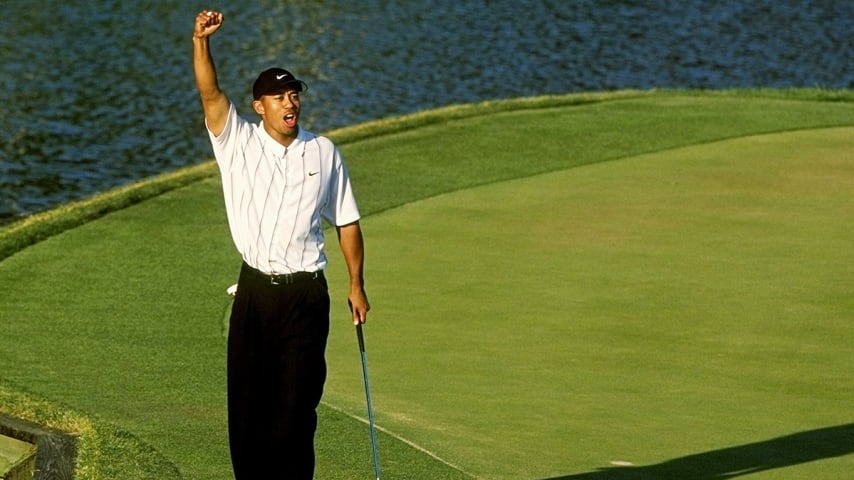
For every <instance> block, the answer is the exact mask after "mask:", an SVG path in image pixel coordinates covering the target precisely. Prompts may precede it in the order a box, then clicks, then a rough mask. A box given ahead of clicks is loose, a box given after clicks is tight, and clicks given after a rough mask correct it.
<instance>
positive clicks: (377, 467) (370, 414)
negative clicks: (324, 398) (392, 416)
mask: <svg viewBox="0 0 854 480" xmlns="http://www.w3.org/2000/svg"><path fill="white" fill-rule="evenodd" d="M356 336H357V337H358V338H359V352H360V353H361V356H362V377H363V379H364V381H365V399H366V402H367V405H368V424H369V426H370V429H371V449H372V450H373V454H374V473H375V474H376V476H377V480H380V476H381V475H380V457H379V452H378V450H377V431H376V427H375V426H374V408H373V406H372V405H371V384H370V381H369V380H368V356H367V355H366V354H365V337H364V335H363V334H362V325H361V324H359V325H356Z"/></svg>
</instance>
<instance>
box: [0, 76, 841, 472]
mask: <svg viewBox="0 0 854 480" xmlns="http://www.w3.org/2000/svg"><path fill="white" fill-rule="evenodd" d="M786 95H787V94H785V93H774V92H771V93H767V92H766V93H764V94H763V93H761V92H741V93H739V92H730V93H715V92H711V93H698V92H694V93H684V92H682V93H679V92H677V93H668V92H649V93H638V92H634V93H628V94H627V93H617V94H613V96H611V95H607V94H606V95H601V96H593V97H591V96H586V95H585V96H566V97H558V98H555V99H547V100H539V101H536V102H533V101H528V100H522V101H520V102H518V103H516V102H508V103H501V104H500V105H497V106H491V105H482V106H480V107H479V109H474V108H473V109H468V108H467V107H464V106H463V107H455V108H448V109H442V110H441V111H439V112H428V113H426V114H425V115H424V117H418V118H416V119H415V120H417V121H416V122H414V124H408V123H407V122H406V121H401V122H398V123H395V122H394V121H392V122H391V123H390V127H388V129H387V131H385V130H384V128H385V127H383V126H382V125H381V126H380V127H379V128H378V129H377V130H376V131H370V129H369V133H370V134H365V135H361V136H360V135H354V136H353V137H351V138H350V140H346V141H343V142H342V150H343V151H344V154H345V156H346V158H347V159H348V163H349V165H350V167H351V170H352V174H353V177H354V183H355V187H356V192H357V194H358V195H359V198H360V204H361V205H362V210H363V213H364V214H365V218H364V219H363V224H364V230H365V236H366V241H367V262H366V280H367V288H368V293H369V295H370V299H371V303H372V305H373V310H372V312H371V315H370V320H369V323H368V325H367V326H366V328H365V340H366V347H367V357H368V363H369V367H370V373H371V387H372V393H373V399H374V409H375V413H376V416H377V422H378V425H379V426H380V428H381V431H380V438H379V445H380V460H381V462H382V464H383V471H384V476H383V478H389V479H391V478H396V479H419V480H422V479H465V478H482V479H496V480H503V479H528V480H533V479H537V480H542V479H563V480H569V479H584V480H604V479H617V480H630V479H632V480H639V479H661V478H722V477H725V476H727V477H732V476H737V475H746V474H748V473H749V474H750V478H764V479H780V480H785V479H801V478H811V479H813V478H814V479H819V480H821V479H836V478H844V476H845V475H846V474H848V473H849V472H850V471H851V470H852V468H854V458H852V447H851V446H852V444H854V426H852V423H851V422H852V419H851V416H850V410H851V409H850V399H851V398H852V396H854V385H853V384H852V383H851V378H852V374H854V364H852V360H851V355H850V352H851V350H850V345H851V344H852V340H854V339H852V336H853V335H852V333H854V331H852V327H851V324H850V319H851V315H850V312H851V311H854V303H852V302H854V300H852V299H851V295H850V285H852V284H854V272H852V270H851V268H850V265H852V264H854V262H852V261H854V258H852V256H854V251H852V249H851V248H850V246H851V244H852V240H854V225H852V223H851V221H850V219H851V218H852V214H854V194H852V192H854V188H853V187H854V155H852V152H854V140H852V139H854V109H853V108H852V104H851V102H850V101H844V100H843V101H836V100H833V99H830V100H831V101H826V100H827V99H825V100H822V99H821V98H819V99H816V98H815V97H816V95H818V97H822V95H823V94H821V92H819V93H818V94H816V93H804V94H802V95H800V96H799V95H797V94H794V93H793V94H791V95H792V98H786ZM529 107H530V108H529ZM425 119H426V120H425ZM359 131H361V130H359ZM371 132H372V133H371ZM384 132H385V133H384ZM357 133H358V132H357ZM336 135H340V137H341V138H344V139H346V138H348V137H347V134H346V132H343V133H342V132H335V134H334V135H333V138H335V136H336ZM196 174H198V172H197V173H196ZM128 195H132V193H131V194H128ZM95 205H96V206H97V201H95ZM96 210H97V209H96ZM74 211H75V210H74V209H71V210H70V211H69V212H68V214H69V215H71V214H73V213H74ZM81 218H84V217H81ZM9 230H14V228H12V229H9ZM9 230H7V231H9ZM3 233H4V232H3V231H0V234H3ZM13 236H14V234H13ZM4 238H8V237H4V236H3V235H0V243H2V242H3V241H4ZM12 241H15V239H14V238H13V239H12ZM4 246H5V245H4ZM329 248H330V259H331V262H330V270H329V277H330V286H331V295H332V297H333V312H332V320H333V326H332V332H331V337H330V343H329V348H328V351H327V353H328V361H329V367H330V368H329V371H330V375H329V381H328V382H327V388H326V394H325V396H324V403H323V405H322V406H321V409H320V416H321V420H320V427H319V431H318V439H317V449H318V474H317V478H318V479H319V480H339V479H340V480H352V479H354V478H371V475H372V474H373V468H372V466H371V448H370V440H369V436H368V430H367V426H366V425H365V424H364V423H363V422H362V421H360V420H359V418H357V417H364V416H365V415H366V414H365V406H364V388H363V385H362V376H361V363H360V359H359V353H358V348H357V343H356V336H355V333H354V332H353V329H352V326H351V325H350V323H349V321H348V312H347V307H346V302H345V296H344V293H343V289H342V287H344V286H345V285H346V281H345V280H344V272H343V264H342V261H341V256H340V254H339V253H338V252H337V246H336V245H335V240H334V234H333V235H331V236H330V241H329ZM238 264H239V258H238V257H237V255H236V254H235V253H234V249H233V246H232V245H231V243H230V237H229V235H228V232H227V226H226V223H225V216H224V213H223V208H222V199H221V192H220V184H219V181H218V179H216V178H215V177H206V178H203V179H202V180H199V181H196V182H194V183H191V184H190V185H189V186H186V187H182V188H178V189H175V190H172V191H169V192H167V193H164V194H162V195H159V196H156V197H153V198H150V199H148V200H146V201H142V202H140V203H137V204H135V205H133V206H130V207H128V208H124V209H121V210H118V211H113V212H111V213H109V214H107V215H105V216H102V217H100V218H97V219H96V220H93V221H89V222H88V223H85V224H84V225H82V226H79V227H76V228H73V229H70V230H66V231H64V232H62V233H58V234H55V235H53V236H51V237H50V238H48V239H47V240H44V241H41V242H39V243H37V244H36V245H34V246H32V247H29V248H25V249H23V250H21V251H19V252H17V253H15V254H13V255H11V256H8V257H6V258H4V259H3V260H2V261H0V291H2V292H3V294H2V297H0V410H3V411H9V410H12V411H14V412H17V413H18V414H20V415H23V416H33V417H36V418H41V417H43V415H38V414H34V413H33V411H32V409H31V408H30V406H29V404H28V403H27V402H20V401H17V400H15V398H17V397H16V392H23V393H24V394H26V395H31V396H33V397H35V398H37V399H46V400H47V401H48V402H52V403H53V404H55V405H56V406H57V408H58V409H59V410H60V416H61V412H62V410H67V411H69V412H73V413H74V415H72V416H74V418H77V416H82V417H84V420H85V419H91V423H92V424H93V425H94V427H92V428H90V427H88V426H87V427H86V433H85V434H84V435H83V437H84V440H87V441H88V442H89V443H87V445H90V444H94V445H95V446H94V447H91V446H90V447H87V449H86V450H85V451H83V452H82V459H81V461H82V462H83V463H84V464H85V465H84V467H85V468H84V469H82V470H85V474H84V473H81V472H78V473H81V474H80V478H82V479H90V478H91V479H94V478H98V479H117V480H118V479H122V480H123V479H125V478H151V479H158V480H163V479H166V478H187V479H198V480H219V479H222V480H226V479H228V478H231V474H230V463H229V457H228V449H227V442H226V427H225V381H224V372H225V368H224V367H225V342H224V337H223V331H222V319H223V314H224V312H225V310H226V309H227V307H228V302H229V299H228V297H227V296H226V294H225V289H226V287H228V286H229V285H230V284H231V283H233V282H234V280H235V275H236V271H237V267H238ZM9 392H11V393H9ZM5 399H12V400H5ZM4 401H6V402H8V405H7V404H4ZM69 415H70V414H69ZM77 421H79V422H80V424H82V425H88V422H87V421H83V420H77ZM104 425H106V426H107V427H104V428H102V427H103V426H104ZM90 431H94V432H95V433H94V434H91V433H89V432H90ZM91 437H94V439H92V438H91ZM629 464H631V465H629ZM90 472H91V473H90Z"/></svg>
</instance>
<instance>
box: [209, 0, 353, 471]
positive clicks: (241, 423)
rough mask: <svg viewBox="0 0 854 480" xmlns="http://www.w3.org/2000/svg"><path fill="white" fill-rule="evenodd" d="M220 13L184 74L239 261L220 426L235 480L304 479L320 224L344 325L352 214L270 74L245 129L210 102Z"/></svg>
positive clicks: (219, 95)
mask: <svg viewBox="0 0 854 480" xmlns="http://www.w3.org/2000/svg"><path fill="white" fill-rule="evenodd" d="M222 23H223V15H222V13H220V12H215V11H210V10H205V11H202V12H201V13H199V14H198V15H197V16H196V23H195V31H194V35H193V68H194V72H195V77H196V86H197V87H198V90H199V95H200V96H201V100H202V106H203V108H204V112H205V121H206V125H207V129H208V133H209V136H210V140H211V144H212V145H213V151H214V155H215V156H216V161H217V164H218V165H219V169H220V172H221V174H222V188H223V194H224V197H225V208H226V213H227V216H228V224H229V228H230V230H231V236H232V239H233V240H234V245H235V246H236V247H237V250H238V251H239V252H240V254H241V256H242V257H243V265H242V267H241V271H240V277H239V283H238V289H237V295H236V297H235V299H234V306H233V307H232V312H231V323H230V328H229V335H228V422H229V442H230V446H231V459H232V465H233V467H234V473H235V477H236V479H237V480H247V479H250V480H251V479H272V478H287V479H311V478H312V477H313V475H314V433H315V430H316V427H317V414H316V409H317V405H318V403H319V402H320V398H321V395H322V393H323V384H324V382H325V380H326V361H325V349H326V340H327V335H328V333H329V294H328V290H327V284H326V279H325V277H324V275H323V269H324V268H325V267H326V263H327V260H326V254H325V253H324V238H323V225H322V221H321V217H322V218H325V219H327V221H329V222H330V223H331V224H333V225H334V226H335V228H336V229H337V233H338V239H339V244H340V246H341V250H342V252H343V254H344V260H345V262H346V264H347V268H348V270H349V273H350V293H349V297H348V300H349V302H350V306H351V309H352V312H353V323H354V324H362V323H364V322H365V320H366V316H367V313H368V310H369V309H370V306H369V304H368V299H367V295H366V294H365V290H364V286H363V277H362V265H363V248H364V247H363V241H362V232H361V228H360V226H359V218H360V215H359V210H358V207H357V205H356V200H355V197H354V195H353V191H352V188H351V186H350V179H349V174H348V172H347V167H346V165H345V164H344V160H343V159H342V157H341V154H340V152H339V151H338V148H337V147H336V146H335V145H334V144H333V143H332V142H331V141H330V140H329V139H327V138H325V137H322V136H318V135H315V134H313V133H310V132H307V131H305V130H303V129H302V128H300V127H299V116H300V109H301V103H300V92H302V91H305V90H306V88H307V86H306V84H305V83H304V82H302V81H301V80H298V79H296V78H295V77H294V76H293V75H292V74H291V73H290V72H288V71H287V70H283V69H281V68H271V69H269V70H265V71H264V72H261V74H260V75H259V76H258V78H257V80H256V81H255V83H254V85H253V88H252V93H253V96H254V101H253V103H252V106H253V108H254V110H255V112H256V113H257V114H258V115H259V116H260V117H261V121H260V122H259V123H258V124H252V123H250V122H248V121H247V120H245V119H243V118H241V117H240V116H238V114H237V109H236V107H235V106H234V104H233V103H232V102H231V101H230V100H229V99H228V97H227V96H226V95H225V94H224V93H223V92H222V90H220V88H219V84H218V82H217V76H216V69H215V67H214V62H213V57H212V56H211V52H210V36H211V35H212V34H213V33H214V32H216V31H217V30H219V28H220V27H221V26H222Z"/></svg>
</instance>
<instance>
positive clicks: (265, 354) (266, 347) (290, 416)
mask: <svg viewBox="0 0 854 480" xmlns="http://www.w3.org/2000/svg"><path fill="white" fill-rule="evenodd" d="M328 335H329V292H328V289H327V284H326V279H325V278H324V277H323V274H322V272H320V273H318V274H308V273H300V274H295V275H294V276H290V277H281V278H273V279H271V277H268V276H265V275H264V274H262V273H261V272H258V271H257V270H254V269H252V268H251V267H249V266H248V265H246V264H244V265H243V267H242V269H241V271H240V280H239V283H238V289H237V295H236V296H235V299H234V306H233V307H232V310H231V320H230V325H229V333H228V433H229V443H230V447H231V461H232V465H233V467H234V475H235V478H236V480H259V479H264V480H270V479H288V480H291V479H294V480H303V479H305V480H309V479H311V478H312V477H313V476H314V433H315V430H316V428H317V406H318V404H319V403H320V397H321V395H322V394H323V384H324V382H325V381H326V359H325V352H326V340H327V337H328Z"/></svg>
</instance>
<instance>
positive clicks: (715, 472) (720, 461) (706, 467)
mask: <svg viewBox="0 0 854 480" xmlns="http://www.w3.org/2000/svg"><path fill="white" fill-rule="evenodd" d="M850 453H854V423H849V424H846V425H838V426H835V427H827V428H820V429H817V430H809V431H806V432H798V433H794V434H792V435H786V436H784V437H778V438H772V439H770V440H765V441H762V442H756V443H749V444H746V445H739V446H736V447H729V448H723V449H720V450H713V451H710V452H703V453H698V454H695V455H688V456H687V457H681V458H675V459H673V460H668V461H666V462H662V463H658V464H655V465H647V466H643V467H610V468H603V469H600V470H597V471H595V472H588V473H579V474H570V475H565V476H562V477H554V478H551V479H544V480H653V479H656V480H658V479H683V480H719V479H725V478H735V477H739V476H742V475H749V474H753V473H757V472H762V471H765V470H773V469H775V468H784V467H789V466H792V465H798V464H802V463H808V462H813V461H816V460H822V459H825V458H833V457H841V456H843V455H847V454H850Z"/></svg>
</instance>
